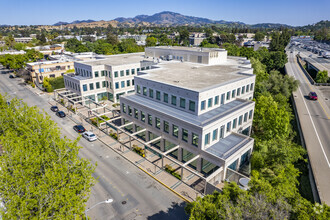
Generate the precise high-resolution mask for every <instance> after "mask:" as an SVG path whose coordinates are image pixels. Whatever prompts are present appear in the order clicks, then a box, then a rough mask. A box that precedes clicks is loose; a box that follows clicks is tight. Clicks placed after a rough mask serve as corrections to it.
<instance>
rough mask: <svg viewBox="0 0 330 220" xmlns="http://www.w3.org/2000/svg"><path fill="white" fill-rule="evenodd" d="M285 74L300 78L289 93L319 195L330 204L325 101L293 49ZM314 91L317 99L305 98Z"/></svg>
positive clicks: (328, 126)
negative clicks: (307, 76) (290, 93)
mask: <svg viewBox="0 0 330 220" xmlns="http://www.w3.org/2000/svg"><path fill="white" fill-rule="evenodd" d="M288 61H289V62H288V63H287V64H286V70H287V73H288V74H289V75H291V76H293V77H295V78H296V79H297V80H299V81H300V87H299V89H298V90H297V91H296V92H294V93H293V96H294V101H295V105H296V107H297V113H298V117H299V122H300V126H301V130H302V133H303V137H304V141H305V146H306V149H307V152H308V156H309V161H310V165H311V167H312V171H313V176H314V179H315V183H316V188H317V191H318V195H319V198H320V200H321V201H322V202H325V203H327V204H328V205H329V204H330V188H329V183H330V162H329V161H330V135H329V131H330V110H329V108H328V106H327V105H326V102H327V100H326V99H325V98H324V97H323V95H322V93H321V92H320V91H319V90H318V88H317V87H316V86H313V85H311V84H310V82H309V81H308V80H307V78H306V76H305V74H304V72H303V71H302V70H301V68H300V67H299V66H298V64H297V61H296V52H294V53H288ZM310 91H316V93H317V94H318V96H319V100H318V101H312V100H309V99H308V94H309V92H310Z"/></svg>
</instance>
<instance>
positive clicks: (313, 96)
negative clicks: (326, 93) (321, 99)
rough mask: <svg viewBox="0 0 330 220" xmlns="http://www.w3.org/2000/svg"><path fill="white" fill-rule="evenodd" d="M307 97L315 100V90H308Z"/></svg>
mask: <svg viewBox="0 0 330 220" xmlns="http://www.w3.org/2000/svg"><path fill="white" fill-rule="evenodd" d="M308 97H309V99H310V100H317V94H316V92H310V93H309V94H308Z"/></svg>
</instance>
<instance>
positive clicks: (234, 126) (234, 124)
mask: <svg viewBox="0 0 330 220" xmlns="http://www.w3.org/2000/svg"><path fill="white" fill-rule="evenodd" d="M236 125H237V118H235V119H234V120H233V129H235V128H236Z"/></svg>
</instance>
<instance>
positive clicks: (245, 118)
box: [244, 113, 248, 122]
mask: <svg viewBox="0 0 330 220" xmlns="http://www.w3.org/2000/svg"><path fill="white" fill-rule="evenodd" d="M247 117H248V113H245V114H244V122H247Z"/></svg>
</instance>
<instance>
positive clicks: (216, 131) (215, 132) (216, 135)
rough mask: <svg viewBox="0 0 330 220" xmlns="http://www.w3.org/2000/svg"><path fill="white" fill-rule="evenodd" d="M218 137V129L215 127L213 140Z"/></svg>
mask: <svg viewBox="0 0 330 220" xmlns="http://www.w3.org/2000/svg"><path fill="white" fill-rule="evenodd" d="M217 138H218V129H215V130H214V131H213V135H212V141H215V140H216V139H217Z"/></svg>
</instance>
